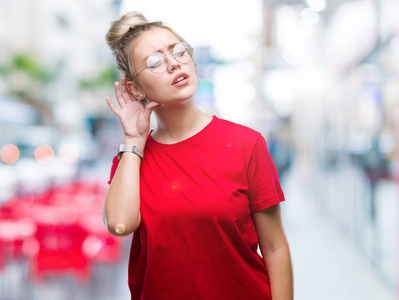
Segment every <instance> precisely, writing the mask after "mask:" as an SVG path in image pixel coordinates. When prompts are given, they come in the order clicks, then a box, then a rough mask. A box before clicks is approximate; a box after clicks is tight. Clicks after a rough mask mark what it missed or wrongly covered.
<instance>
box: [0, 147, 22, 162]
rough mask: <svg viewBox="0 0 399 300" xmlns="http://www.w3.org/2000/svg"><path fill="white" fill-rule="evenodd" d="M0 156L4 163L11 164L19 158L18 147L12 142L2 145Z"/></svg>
mask: <svg viewBox="0 0 399 300" xmlns="http://www.w3.org/2000/svg"><path fill="white" fill-rule="evenodd" d="M0 156H1V159H2V160H3V161H4V162H5V163H6V164H13V163H15V162H16V161H17V160H18V158H19V149H18V147H17V146H16V145H13V144H7V145H4V146H3V147H2V148H1V150H0Z"/></svg>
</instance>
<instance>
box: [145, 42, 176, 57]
mask: <svg viewBox="0 0 399 300" xmlns="http://www.w3.org/2000/svg"><path fill="white" fill-rule="evenodd" d="M178 43H180V42H176V43H172V44H169V45H168V50H171V49H173V48H174V47H175V46H176V45H177V44H178ZM154 52H159V53H162V49H158V50H155V51H154ZM154 52H151V53H150V54H149V55H147V56H146V57H144V59H143V61H146V60H147V58H148V56H150V55H151V54H152V53H154Z"/></svg>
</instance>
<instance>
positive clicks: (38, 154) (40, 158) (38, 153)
mask: <svg viewBox="0 0 399 300" xmlns="http://www.w3.org/2000/svg"><path fill="white" fill-rule="evenodd" d="M35 159H36V160H37V162H38V163H40V164H49V163H50V162H52V160H53V159H54V150H53V148H51V147H50V146H49V145H40V146H38V147H37V148H36V150H35Z"/></svg>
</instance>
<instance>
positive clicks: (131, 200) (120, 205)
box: [103, 138, 145, 236]
mask: <svg viewBox="0 0 399 300" xmlns="http://www.w3.org/2000/svg"><path fill="white" fill-rule="evenodd" d="M124 144H127V145H135V146H137V147H139V148H140V149H144V146H145V140H144V141H140V140H139V139H136V140H134V139H130V140H128V139H126V138H125V141H124ZM140 164H141V158H140V157H139V156H138V155H136V154H134V153H129V152H124V153H123V155H122V157H121V160H120V161H119V164H118V168H117V169H116V172H115V175H114V177H113V178H112V182H111V184H110V186H109V188H108V192H107V195H106V196H105V199H104V204H103V220H104V223H105V225H107V228H108V231H109V232H110V233H111V234H113V235H116V236H126V235H128V234H130V233H132V232H134V231H136V230H137V228H138V227H139V225H140V221H141V216H140ZM118 224H119V226H118V227H121V225H122V226H123V227H122V228H123V230H120V228H118V229H117V228H116V226H117V225H118Z"/></svg>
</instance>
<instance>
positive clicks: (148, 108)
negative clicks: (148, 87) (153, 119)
mask: <svg viewBox="0 0 399 300" xmlns="http://www.w3.org/2000/svg"><path fill="white" fill-rule="evenodd" d="M159 105H161V104H159V103H158V102H155V101H151V102H150V103H148V104H147V106H146V108H145V110H144V117H145V119H146V120H149V119H150V116H151V113H152V110H153V109H154V108H155V107H157V106H159Z"/></svg>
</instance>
